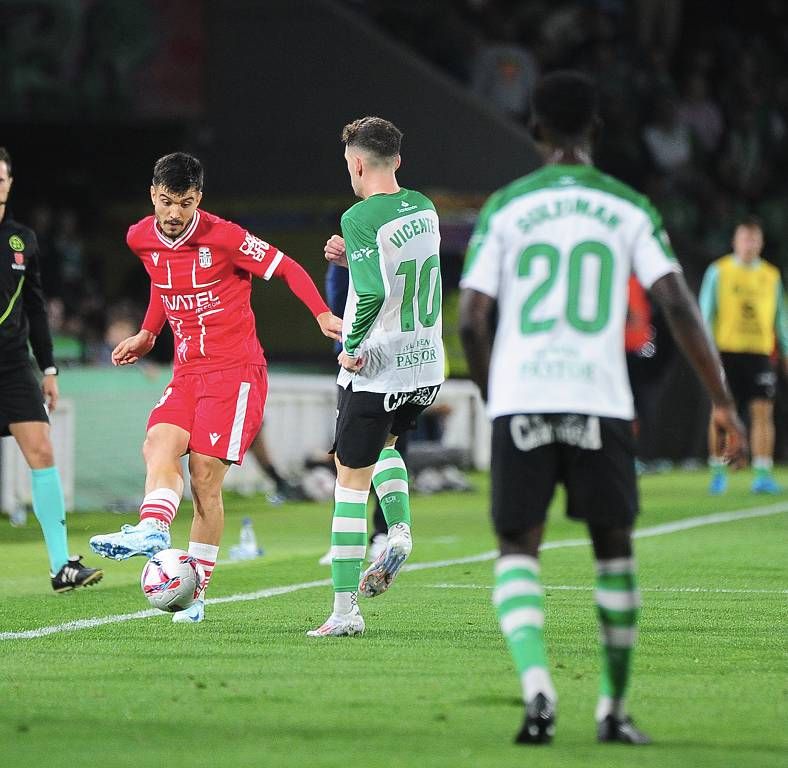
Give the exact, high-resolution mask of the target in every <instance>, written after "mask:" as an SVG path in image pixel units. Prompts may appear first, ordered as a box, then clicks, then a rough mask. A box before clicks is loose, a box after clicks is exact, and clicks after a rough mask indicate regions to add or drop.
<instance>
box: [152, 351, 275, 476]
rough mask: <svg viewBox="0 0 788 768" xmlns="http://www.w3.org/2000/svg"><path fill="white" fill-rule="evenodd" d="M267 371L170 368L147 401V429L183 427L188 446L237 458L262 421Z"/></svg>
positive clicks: (252, 367) (262, 368) (249, 367)
mask: <svg viewBox="0 0 788 768" xmlns="http://www.w3.org/2000/svg"><path fill="white" fill-rule="evenodd" d="M267 392H268V377H267V375H266V368H265V366H264V365H243V366H239V367H238V368H226V369H224V370H221V371H212V372H211V373H176V374H175V376H174V377H173V379H172V381H171V382H170V383H169V384H168V385H167V387H166V389H165V390H164V394H163V395H162V396H161V400H159V402H158V403H156V405H155V406H154V407H153V410H152V411H151V414H150V418H149V419H148V429H150V428H151V427H152V426H154V425H155V424H174V425H175V426H176V427H180V428H181V429H185V430H186V431H187V432H188V433H189V435H190V437H189V450H190V451H194V452H195V453H202V454H204V455H206V456H215V457H216V458H217V459H225V460H227V461H232V462H234V463H236V464H240V463H241V462H242V461H243V457H244V454H245V453H246V451H247V449H248V448H249V446H250V445H251V444H252V441H253V440H254V439H255V437H256V436H257V433H258V432H259V431H260V427H261V426H262V424H263V409H264V407H265V396H266V394H267Z"/></svg>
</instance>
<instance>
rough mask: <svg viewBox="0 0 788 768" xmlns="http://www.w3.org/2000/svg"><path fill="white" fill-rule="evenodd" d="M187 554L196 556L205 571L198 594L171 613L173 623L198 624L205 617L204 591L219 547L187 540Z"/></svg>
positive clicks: (214, 566) (209, 580)
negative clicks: (184, 607) (178, 609)
mask: <svg viewBox="0 0 788 768" xmlns="http://www.w3.org/2000/svg"><path fill="white" fill-rule="evenodd" d="M189 554H190V555H192V556H194V557H196V558H197V562H198V563H199V564H200V565H201V566H202V568H203V571H204V572H205V579H204V580H203V583H202V590H201V592H200V596H199V597H198V598H197V599H196V600H195V601H194V602H193V603H192V604H191V605H190V606H189V607H188V608H186V609H185V610H183V611H177V612H176V613H174V614H173V615H172V620H173V622H174V623H175V624H179V623H185V624H198V623H199V622H201V621H203V620H204V619H205V592H206V590H207V589H208V584H210V582H211V576H212V575H213V570H214V568H216V560H217V558H218V556H219V547H218V546H215V545H213V544H201V543H200V542H198V541H190V542H189Z"/></svg>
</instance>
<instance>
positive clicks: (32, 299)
mask: <svg viewBox="0 0 788 768" xmlns="http://www.w3.org/2000/svg"><path fill="white" fill-rule="evenodd" d="M12 183H13V177H12V176H11V156H10V155H9V154H8V152H7V151H6V149H5V148H4V147H0V437H7V436H9V435H10V436H12V437H14V439H15V440H16V441H17V443H18V444H19V448H20V449H21V451H22V454H23V455H24V457H25V460H26V461H27V463H28V465H29V466H30V469H31V473H32V489H33V511H34V512H35V515H36V518H37V519H38V522H39V523H40V525H41V530H42V531H43V532H44V541H45V542H46V546H47V553H48V554H49V562H50V576H51V580H52V588H53V589H54V590H55V592H67V591H69V590H72V589H75V588H76V587H85V586H87V585H89V584H95V583H96V582H98V581H100V580H101V577H102V576H103V575H104V573H103V571H101V570H99V569H96V568H88V567H86V566H85V565H83V564H82V562H81V560H82V558H81V557H69V554H68V539H67V534H66V511H65V503H64V500H63V489H62V487H61V484H60V474H59V473H58V471H57V467H55V459H54V455H53V452H52V441H51V440H50V438H49V418H48V416H47V410H54V409H55V407H56V405H57V399H58V387H57V368H56V367H55V362H54V359H53V357H52V336H51V335H50V333H49V325H48V323H47V313H46V302H45V300H44V293H43V291H42V290H41V274H40V272H39V265H38V242H37V240H36V236H35V233H34V232H33V231H32V230H31V229H28V228H27V227H24V226H22V225H21V224H19V223H18V222H16V221H14V219H13V217H12V216H11V214H10V212H9V211H8V210H7V208H6V205H7V202H8V195H9V193H10V191H11V184H12ZM28 341H29V342H30V346H32V348H33V354H34V355H35V358H36V361H37V362H38V365H39V367H40V368H41V370H42V372H43V374H44V378H43V381H42V383H41V384H40V385H39V383H38V381H37V379H36V376H35V374H34V372H33V366H32V363H31V360H30V353H29V351H28ZM42 393H43V397H42ZM45 400H46V404H45Z"/></svg>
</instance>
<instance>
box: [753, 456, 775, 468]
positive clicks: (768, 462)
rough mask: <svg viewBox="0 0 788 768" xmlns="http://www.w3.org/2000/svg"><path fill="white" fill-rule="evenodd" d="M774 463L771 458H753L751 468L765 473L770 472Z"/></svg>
mask: <svg viewBox="0 0 788 768" xmlns="http://www.w3.org/2000/svg"><path fill="white" fill-rule="evenodd" d="M773 464H774V462H773V460H772V457H771V456H753V457H752V468H753V469H765V470H766V471H767V472H769V471H771V469H772V466H773Z"/></svg>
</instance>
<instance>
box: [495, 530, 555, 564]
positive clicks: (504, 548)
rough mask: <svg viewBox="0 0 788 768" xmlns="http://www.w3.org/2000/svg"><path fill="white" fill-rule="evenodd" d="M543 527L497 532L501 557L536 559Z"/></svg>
mask: <svg viewBox="0 0 788 768" xmlns="http://www.w3.org/2000/svg"><path fill="white" fill-rule="evenodd" d="M543 530H544V528H543V526H541V525H540V526H537V527H534V528H527V529H516V530H511V529H507V530H498V531H497V534H498V547H499V549H500V552H501V554H502V555H528V556H529V557H538V555H539V545H540V544H541V543H542V534H543Z"/></svg>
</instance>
